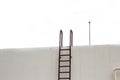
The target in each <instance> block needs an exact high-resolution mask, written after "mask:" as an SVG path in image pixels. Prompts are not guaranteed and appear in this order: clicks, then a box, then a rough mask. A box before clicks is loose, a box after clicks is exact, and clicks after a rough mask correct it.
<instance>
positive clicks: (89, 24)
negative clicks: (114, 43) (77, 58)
mask: <svg viewBox="0 0 120 80" xmlns="http://www.w3.org/2000/svg"><path fill="white" fill-rule="evenodd" d="M88 23H89V46H91V26H90V24H91V22H90V21H89V22H88Z"/></svg>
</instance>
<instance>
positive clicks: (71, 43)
mask: <svg viewBox="0 0 120 80" xmlns="http://www.w3.org/2000/svg"><path fill="white" fill-rule="evenodd" d="M69 44H70V46H69V47H70V51H69V53H70V57H69V59H70V63H69V65H70V67H69V71H70V73H69V80H71V47H72V46H73V31H72V30H70V43H69Z"/></svg>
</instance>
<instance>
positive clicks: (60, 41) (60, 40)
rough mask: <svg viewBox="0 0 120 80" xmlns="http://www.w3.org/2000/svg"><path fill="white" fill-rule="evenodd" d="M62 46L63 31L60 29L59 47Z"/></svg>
mask: <svg viewBox="0 0 120 80" xmlns="http://www.w3.org/2000/svg"><path fill="white" fill-rule="evenodd" d="M62 46H63V32H62V30H60V34H59V48H61V47H62Z"/></svg>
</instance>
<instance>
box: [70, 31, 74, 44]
mask: <svg viewBox="0 0 120 80" xmlns="http://www.w3.org/2000/svg"><path fill="white" fill-rule="evenodd" d="M69 44H70V46H73V31H72V30H70V43H69Z"/></svg>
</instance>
